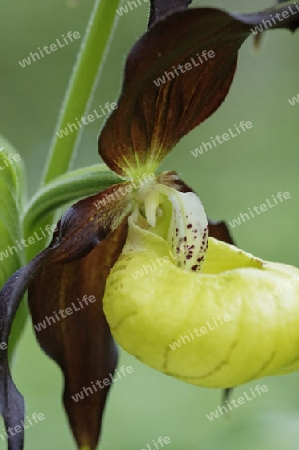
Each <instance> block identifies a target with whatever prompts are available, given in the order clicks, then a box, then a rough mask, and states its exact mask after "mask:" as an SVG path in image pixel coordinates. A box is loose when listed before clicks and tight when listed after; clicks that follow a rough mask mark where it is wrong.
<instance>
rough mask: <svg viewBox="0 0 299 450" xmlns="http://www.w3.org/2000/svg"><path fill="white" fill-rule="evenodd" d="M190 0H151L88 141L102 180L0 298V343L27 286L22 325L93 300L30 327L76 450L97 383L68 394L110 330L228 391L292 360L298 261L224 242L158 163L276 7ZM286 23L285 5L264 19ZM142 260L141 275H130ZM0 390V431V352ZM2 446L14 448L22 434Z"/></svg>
mask: <svg viewBox="0 0 299 450" xmlns="http://www.w3.org/2000/svg"><path fill="white" fill-rule="evenodd" d="M190 3H191V1H190V0H172V1H170V0H165V1H163V0H152V2H151V14H150V21H149V29H148V31H147V32H146V33H145V34H144V35H143V36H142V37H141V38H140V39H139V40H138V41H137V43H136V44H135V45H134V47H133V48H132V50H131V51H130V53H129V56H128V58H127V61H126V67H125V76H124V83H123V89H122V93H121V96H120V98H119V102H118V108H117V109H116V110H115V111H113V112H112V114H111V116H110V117H109V119H108V120H107V122H106V124H105V126H104V128H103V130H102V133H101V135H100V137H99V154H100V156H101V157H102V159H103V161H104V162H105V163H106V165H107V166H108V167H109V168H110V169H111V171H113V172H114V173H115V174H116V175H115V176H113V175H112V174H111V180H114V181H112V182H111V180H110V181H109V180H108V181H107V183H108V184H109V186H108V187H107V188H106V189H105V190H103V191H101V192H100V193H97V194H95V195H92V196H89V197H87V198H84V199H83V200H80V201H79V202H77V203H76V204H74V205H73V206H71V207H70V208H69V209H68V210H67V211H66V212H65V213H64V214H63V216H62V217H61V219H60V220H59V222H58V224H57V228H56V231H55V232H54V235H53V238H52V241H51V243H50V245H49V246H48V248H46V249H45V250H44V251H42V252H41V253H39V254H38V255H37V256H36V257H35V258H33V259H32V261H31V262H29V263H28V264H27V265H26V266H24V267H22V268H20V269H19V270H18V271H17V272H15V273H14V274H13V275H12V276H11V277H10V278H9V279H8V280H7V282H6V284H5V285H4V287H3V289H2V292H1V294H0V317H1V322H0V334H1V342H8V338H9V335H10V331H11V327H12V322H13V319H14V317H15V314H16V311H17V309H18V307H19V304H20V302H21V299H22V297H23V295H24V293H25V292H26V290H28V301H29V307H30V312H31V316H32V319H33V323H39V322H42V321H43V320H44V318H45V317H46V316H47V317H48V316H51V315H52V314H53V311H54V312H55V314H58V312H59V311H61V308H63V309H64V310H66V308H67V307H70V306H71V304H72V303H73V302H74V301H75V299H77V298H82V297H83V296H84V295H86V296H89V297H90V296H93V298H96V301H95V302H93V303H92V304H90V305H89V306H88V308H82V310H81V311H80V313H78V314H73V315H72V316H70V317H68V318H67V320H65V321H57V323H55V324H53V325H51V326H49V327H47V328H45V329H43V330H41V331H40V332H37V331H36V337H37V340H38V342H39V344H40V346H41V347H42V349H43V350H44V351H45V352H46V353H47V354H48V355H49V356H50V358H52V359H53V360H55V361H56V362H57V364H58V365H59V366H60V367H61V370H62V371H63V374H64V378H65V389H64V394H63V400H64V406H65V409H66V412H67V415H68V418H69V422H70V426H71V429H72V431H73V434H74V437H75V440H76V443H77V446H78V448H79V449H82V450H83V449H84V450H88V449H89V450H94V449H95V448H96V446H97V442H98V439H99V434H100V429H101V419H102V414H103V410H104V406H105V401H106V397H107V394H108V391H109V387H110V385H109V386H106V385H105V387H104V388H103V389H100V390H97V391H95V392H94V394H93V395H90V396H86V397H85V398H84V399H83V400H81V401H80V402H79V403H76V402H74V401H73V399H72V396H74V395H75V394H76V393H77V392H78V391H80V390H81V389H82V386H84V385H87V384H90V381H91V380H95V379H98V380H103V379H105V378H107V377H108V376H109V375H110V374H111V373H113V372H114V370H115V367H116V364H117V350H116V346H115V342H114V339H115V340H116V341H117V342H118V343H119V344H120V345H121V346H122V347H123V348H124V349H125V350H126V351H127V352H129V353H131V354H133V355H135V356H136V357H137V358H138V359H140V360H141V361H143V362H144V363H146V364H148V365H149V366H151V367H154V368H155V369H157V370H160V371H162V372H164V373H166V374H168V375H171V376H173V377H176V378H178V379H180V380H182V381H184V382H187V383H192V384H196V385H199V386H205V387H218V388H223V389H228V388H232V387H234V386H237V385H239V384H243V383H246V382H247V381H249V380H253V379H255V378H259V377H262V376H265V375H277V374H284V373H290V372H292V371H296V370H298V369H299V356H298V344H299V331H298V326H297V325H298V317H299V303H298V296H299V291H298V287H296V285H295V283H294V284H292V283H293V282H294V280H296V279H297V278H298V277H299V270H298V269H296V268H294V267H290V266H287V265H283V264H277V263H270V262H266V261H263V260H261V259H259V258H256V257H254V256H252V255H250V254H248V253H246V252H244V251H242V250H240V249H238V248H237V247H235V246H234V245H232V240H231V238H230V235H229V232H228V229H227V227H226V225H225V224H224V223H223V222H211V221H208V219H207V217H206V214H205V211H204V208H203V205H202V203H201V201H200V199H199V197H198V196H197V195H196V194H195V193H194V192H193V191H192V189H191V188H190V187H189V186H188V185H187V184H186V183H185V182H184V181H182V180H181V179H180V178H179V177H178V175H177V174H176V173H175V172H173V171H168V172H162V173H159V172H157V170H158V168H159V165H160V163H161V161H162V160H163V159H164V158H165V157H166V155H167V154H169V152H170V151H171V150H172V149H173V148H174V146H175V145H176V144H177V143H178V142H179V140H180V139H181V138H182V137H183V136H185V135H186V134H187V133H189V132H190V131H191V130H192V129H194V128H195V127H196V126H198V125H199V124H200V123H202V122H203V121H204V120H205V119H207V118H208V117H209V116H211V114H213V113H214V112H215V111H216V110H217V109H218V107H219V106H220V105H221V103H222V102H223V101H224V99H225V97H226V95H227V93H228V91H229V88H230V86H231V83H232V81H233V77H234V73H235V69H236V64H237V56H238V51H239V49H240V47H241V45H242V44H243V42H244V41H245V40H246V39H247V37H248V36H249V35H250V34H251V28H252V27H254V26H257V25H259V24H260V23H261V22H262V21H263V20H270V19H271V15H273V14H274V13H275V14H282V13H283V12H284V11H287V9H288V8H289V4H287V5H286V4H283V5H278V6H276V7H274V8H272V9H269V10H267V11H263V12H259V13H255V14H242V15H241V14H231V13H228V12H225V11H223V10H219V9H212V8H194V9H187V7H188V5H189V4H190ZM298 26H299V22H298V19H297V18H296V16H295V15H294V16H293V15H291V14H289V17H288V18H287V19H285V20H283V21H279V22H278V23H277V24H276V25H273V27H272V28H273V29H274V28H279V27H284V28H288V29H290V30H292V31H294V30H295V29H296V28H298ZM192 60H193V61H194V63H193V62H192ZM170 72H172V74H170ZM166 74H167V75H166ZM163 76H164V78H163ZM165 76H166V78H167V79H166V81H165V82H164V81H161V80H165ZM159 80H160V81H159ZM116 180H117V181H116ZM146 266H151V267H150V269H149V270H148V271H147V273H144V274H142V276H140V277H137V276H134V274H136V273H140V268H142V267H146ZM280 282H282V283H284V282H288V283H291V288H290V290H288V292H287V293H283V292H282V293H279V295H278V296H277V298H274V299H270V298H269V296H267V292H269V291H271V290H272V289H273V288H275V286H276V285H277V284H278V283H280ZM104 313H105V314H104ZM221 317H222V318H223V320H222V322H221V326H219V323H220V318H221ZM225 318H229V319H227V320H226V319H225ZM199 320H200V321H201V322H202V323H205V322H210V323H211V324H213V323H214V325H215V330H213V332H211V333H206V334H204V335H203V336H202V337H201V339H200V340H198V339H197V340H196V339H194V340H192V342H190V344H189V345H186V346H184V347H183V348H182V349H179V350H178V351H172V350H171V345H170V344H171V343H172V342H174V341H175V340H176V339H178V337H179V336H180V335H186V334H188V333H189V336H191V334H192V333H193V332H194V333H195V331H193V330H195V328H196V326H197V324H198V321H199ZM216 323H217V327H216ZM111 333H112V334H111ZM190 333H191V334H190ZM78 337H79V339H78ZM257 348H258V351H257V350H256V349H257ZM0 386H1V400H0V411H1V413H2V414H3V416H4V420H5V425H6V429H7V430H8V429H9V427H14V426H15V424H16V423H19V422H20V421H21V420H23V418H24V401H23V398H22V396H21V394H20V393H19V391H18V390H17V388H16V386H15V385H14V383H13V381H12V379H11V374H10V369H9V363H8V355H7V350H4V351H2V352H1V353H0ZM8 442H9V444H8V445H9V449H11V450H20V449H22V448H23V433H16V434H15V435H13V436H9V439H8Z"/></svg>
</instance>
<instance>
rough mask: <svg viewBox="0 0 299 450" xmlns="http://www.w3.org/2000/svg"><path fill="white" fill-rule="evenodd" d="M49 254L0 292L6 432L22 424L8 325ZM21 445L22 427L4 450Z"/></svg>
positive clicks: (0, 377) (0, 385)
mask: <svg viewBox="0 0 299 450" xmlns="http://www.w3.org/2000/svg"><path fill="white" fill-rule="evenodd" d="M50 254H51V250H48V251H47V254H46V253H44V254H40V255H38V256H37V257H36V258H35V259H34V260H32V261H31V262H30V263H29V264H28V265H27V266H25V267H23V268H22V269H19V270H18V271H17V272H15V273H14V275H12V276H11V277H10V278H9V280H8V281H7V282H6V284H5V286H4V287H3V289H2V291H1V292H0V342H1V350H0V413H1V414H2V416H3V418H4V422H5V427H6V429H8V428H9V427H10V428H11V429H14V427H15V426H17V425H19V426H20V425H21V426H22V423H21V421H22V420H24V399H23V397H22V395H21V394H20V392H19V391H18V389H17V388H16V386H15V384H14V382H13V381H12V378H11V373H10V369H9V365H8V351H7V346H8V338H9V334H10V331H11V327H12V322H13V319H14V317H15V315H16V312H17V309H18V306H19V303H20V301H21V299H22V297H23V295H24V293H25V292H26V289H27V286H28V283H29V282H30V281H31V280H32V278H33V277H34V276H36V274H37V273H38V271H39V269H40V267H41V266H42V265H43V264H44V263H45V261H46V260H47V258H48V257H49V256H50ZM4 344H5V345H6V348H5V345H4ZM23 445H24V428H23V427H22V430H21V431H20V432H19V433H14V434H11V435H10V434H9V439H8V449H9V450H22V449H23Z"/></svg>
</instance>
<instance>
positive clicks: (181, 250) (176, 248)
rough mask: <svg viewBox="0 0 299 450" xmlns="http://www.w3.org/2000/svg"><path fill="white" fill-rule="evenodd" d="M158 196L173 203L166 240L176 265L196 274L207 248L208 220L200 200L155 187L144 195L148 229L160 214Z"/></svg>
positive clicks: (190, 194)
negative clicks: (163, 196)
mask: <svg viewBox="0 0 299 450" xmlns="http://www.w3.org/2000/svg"><path fill="white" fill-rule="evenodd" d="M159 194H163V195H165V196H166V197H167V198H168V200H169V201H170V202H171V204H172V215H171V220H170V226H169V230H168V235H167V241H168V244H169V245H170V246H171V248H172V252H173V255H174V256H175V260H176V262H177V265H178V266H179V267H181V268H182V269H186V270H193V271H195V272H197V271H199V270H201V267H202V264H203V261H204V257H205V252H206V250H207V246H208V219H207V216H206V214H205V211H204V208H203V206H202V203H201V201H200V200H199V198H198V197H197V195H196V194H194V193H193V192H186V193H183V192H179V191H177V190H176V189H173V188H170V187H168V186H165V185H162V184H156V185H155V186H152V187H151V190H149V191H148V192H147V193H146V195H145V196H144V205H145V216H146V219H147V221H148V223H149V224H150V225H151V226H155V223H156V216H157V214H158V212H159V198H160V196H159Z"/></svg>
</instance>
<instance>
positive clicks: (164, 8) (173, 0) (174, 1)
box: [148, 0, 192, 27]
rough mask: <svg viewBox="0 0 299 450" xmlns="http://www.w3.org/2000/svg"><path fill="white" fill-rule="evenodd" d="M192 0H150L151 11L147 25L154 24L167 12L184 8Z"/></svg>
mask: <svg viewBox="0 0 299 450" xmlns="http://www.w3.org/2000/svg"><path fill="white" fill-rule="evenodd" d="M190 3H192V0H166V1H165V0H151V12H150V18H149V23H148V26H149V27H150V26H152V25H154V24H155V23H156V22H158V21H159V20H161V19H162V18H163V17H164V16H166V15H167V14H171V13H173V12H174V11H177V10H180V9H186V8H187V7H188V5H190Z"/></svg>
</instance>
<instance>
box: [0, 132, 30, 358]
mask: <svg viewBox="0 0 299 450" xmlns="http://www.w3.org/2000/svg"><path fill="white" fill-rule="evenodd" d="M0 149H1V150H0V192H1V196H0V236H1V239H0V285H1V288H2V286H3V285H4V283H5V282H6V280H7V279H8V278H9V277H10V276H11V275H12V274H13V273H14V272H15V271H16V270H18V269H19V268H20V267H21V266H22V265H23V264H24V263H25V253H24V245H23V244H22V239H23V230H22V223H21V215H22V210H23V205H24V202H25V195H26V189H25V186H24V185H25V177H24V167H23V164H22V160H21V157H20V155H19V154H18V153H17V152H16V150H15V149H14V148H13V147H12V145H11V144H10V143H9V142H8V141H6V140H5V139H4V138H3V137H2V136H0ZM27 312H28V310H27V305H26V303H22V304H21V306H20V308H19V310H18V313H17V315H16V318H15V321H14V324H13V328H12V333H11V336H10V341H9V353H10V355H11V354H12V352H13V350H14V348H15V346H16V343H17V341H18V339H19V338H20V335H21V333H22V331H23V329H24V326H25V323H26V317H27Z"/></svg>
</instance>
